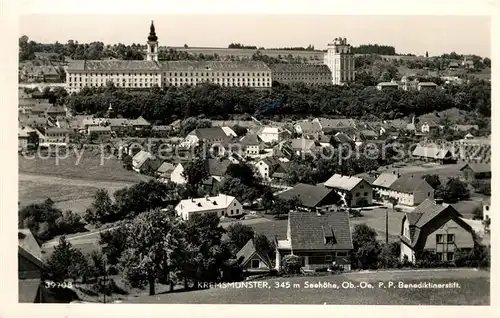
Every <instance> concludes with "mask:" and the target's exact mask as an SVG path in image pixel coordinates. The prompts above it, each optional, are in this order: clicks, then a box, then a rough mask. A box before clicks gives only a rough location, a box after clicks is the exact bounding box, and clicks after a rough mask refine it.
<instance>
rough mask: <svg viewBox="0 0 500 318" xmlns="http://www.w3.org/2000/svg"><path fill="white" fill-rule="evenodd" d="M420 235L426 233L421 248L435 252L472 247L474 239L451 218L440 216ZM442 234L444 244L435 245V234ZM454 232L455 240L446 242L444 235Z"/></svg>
mask: <svg viewBox="0 0 500 318" xmlns="http://www.w3.org/2000/svg"><path fill="white" fill-rule="evenodd" d="M424 232H425V233H422V231H421V234H420V235H423V234H424V235H425V234H427V233H428V235H427V237H426V239H425V241H424V244H423V248H424V249H426V250H434V251H436V252H445V251H450V252H451V251H455V249H456V248H472V247H474V239H473V237H472V234H471V233H470V232H469V231H467V230H465V229H464V228H463V227H462V226H461V225H459V224H458V223H457V222H456V221H454V220H452V219H449V218H448V219H446V218H440V219H438V220H436V222H435V224H433V225H432V226H430V227H429V229H428V230H427V231H424ZM437 234H442V235H444V242H445V244H437V245H436V235H437ZM447 234H454V235H455V242H454V243H451V244H446V235H447Z"/></svg>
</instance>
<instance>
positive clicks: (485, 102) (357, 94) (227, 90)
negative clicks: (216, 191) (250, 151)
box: [65, 80, 491, 124]
mask: <svg viewBox="0 0 500 318" xmlns="http://www.w3.org/2000/svg"><path fill="white" fill-rule="evenodd" d="M490 90H491V83H489V82H485V81H479V80H476V81H471V82H470V83H468V84H465V85H462V86H452V87H448V88H447V89H437V90H433V91H404V90H396V91H391V92H389V91H378V90H376V89H375V88H374V87H364V86H363V85H351V86H308V85H305V84H302V83H298V84H293V85H277V86H275V87H272V88H271V89H268V90H259V89H253V88H249V87H222V86H219V85H216V84H210V83H206V84H201V85H196V86H183V87H168V88H163V89H160V88H158V87H156V88H152V89H151V90H150V91H142V92H134V91H129V90H123V89H116V88H114V87H113V86H112V85H110V86H108V87H93V88H89V87H86V88H84V89H82V90H81V91H80V92H79V93H76V94H73V95H71V96H69V97H67V98H66V99H65V102H66V104H67V105H68V106H69V108H70V109H71V110H72V112H73V114H86V115H91V114H104V113H105V112H106V110H107V109H108V107H109V105H110V103H111V104H112V105H113V109H114V110H115V111H116V113H117V115H119V116H123V117H125V118H137V117H139V116H143V117H144V118H146V119H147V120H149V121H151V122H153V123H157V124H160V123H168V122H169V121H170V120H174V119H179V118H187V117H196V116H205V117H207V118H212V119H228V118H229V117H230V115H234V114H250V115H257V116H260V117H267V118H273V119H279V118H284V117H290V116H306V117H310V116H347V117H353V118H362V117H363V116H366V115H367V114H370V115H373V116H376V117H378V118H379V119H395V118H401V117H405V116H410V115H415V116H419V115H423V114H427V113H431V112H434V111H442V110H446V109H450V108H457V109H461V110H466V111H472V112H474V113H477V114H478V115H480V116H487V117H490V114H491V113H490V112H491V91H490Z"/></svg>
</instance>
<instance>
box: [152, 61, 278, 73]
mask: <svg viewBox="0 0 500 318" xmlns="http://www.w3.org/2000/svg"><path fill="white" fill-rule="evenodd" d="M158 63H159V65H160V67H161V69H162V71H167V72H168V71H199V72H200V71H201V72H203V71H216V72H217V71H218V72H228V71H229V72H231V71H233V72H238V71H240V72H258V71H264V72H270V71H271V69H269V67H268V66H267V65H266V64H265V63H264V62H260V61H244V62H241V61H240V62H231V61H160V62H158Z"/></svg>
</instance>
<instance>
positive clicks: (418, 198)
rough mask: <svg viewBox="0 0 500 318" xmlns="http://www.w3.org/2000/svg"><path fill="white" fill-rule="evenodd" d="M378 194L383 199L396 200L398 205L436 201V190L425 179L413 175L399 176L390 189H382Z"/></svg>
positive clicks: (413, 204)
mask: <svg viewBox="0 0 500 318" xmlns="http://www.w3.org/2000/svg"><path fill="white" fill-rule="evenodd" d="M387 180H388V181H389V180H390V179H389V178H388V179H387ZM375 181H377V180H375ZM388 183H389V182H387V183H385V185H387V184H388ZM378 193H379V195H380V196H381V197H384V196H385V197H389V198H394V199H396V200H397V201H398V204H401V205H407V206H415V205H419V204H420V203H422V202H424V200H427V199H430V200H434V189H433V188H432V187H431V186H430V185H429V183H427V181H425V179H424V178H421V177H418V176H414V175H413V174H408V175H403V176H399V177H398V178H397V179H396V180H395V181H394V182H392V183H391V184H390V185H389V186H388V188H385V189H380V190H379V191H378Z"/></svg>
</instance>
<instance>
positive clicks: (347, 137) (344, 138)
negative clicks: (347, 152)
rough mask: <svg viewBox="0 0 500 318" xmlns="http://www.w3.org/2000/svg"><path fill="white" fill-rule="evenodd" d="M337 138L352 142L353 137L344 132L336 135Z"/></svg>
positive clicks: (339, 140) (341, 141)
mask: <svg viewBox="0 0 500 318" xmlns="http://www.w3.org/2000/svg"><path fill="white" fill-rule="evenodd" d="M335 140H337V141H338V142H340V143H343V144H344V143H350V142H352V139H351V138H350V137H349V136H347V135H346V134H344V133H337V134H336V135H335Z"/></svg>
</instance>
